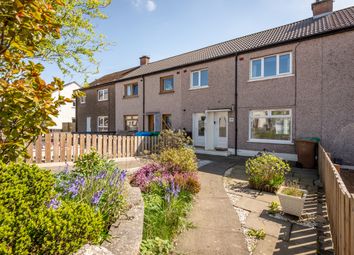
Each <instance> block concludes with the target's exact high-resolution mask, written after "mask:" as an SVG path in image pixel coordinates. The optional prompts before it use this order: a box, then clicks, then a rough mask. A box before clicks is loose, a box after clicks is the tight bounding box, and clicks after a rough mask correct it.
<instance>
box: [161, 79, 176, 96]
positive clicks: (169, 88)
mask: <svg viewBox="0 0 354 255" xmlns="http://www.w3.org/2000/svg"><path fill="white" fill-rule="evenodd" d="M173 91H174V79H173V76H167V77H162V78H161V79H160V93H168V92H173Z"/></svg>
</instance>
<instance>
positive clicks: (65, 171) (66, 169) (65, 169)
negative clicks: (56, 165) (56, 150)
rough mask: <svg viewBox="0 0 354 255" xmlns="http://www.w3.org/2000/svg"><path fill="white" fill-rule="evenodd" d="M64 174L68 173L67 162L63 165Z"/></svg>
mask: <svg viewBox="0 0 354 255" xmlns="http://www.w3.org/2000/svg"><path fill="white" fill-rule="evenodd" d="M63 173H64V174H69V164H68V162H65V167H64V172H63Z"/></svg>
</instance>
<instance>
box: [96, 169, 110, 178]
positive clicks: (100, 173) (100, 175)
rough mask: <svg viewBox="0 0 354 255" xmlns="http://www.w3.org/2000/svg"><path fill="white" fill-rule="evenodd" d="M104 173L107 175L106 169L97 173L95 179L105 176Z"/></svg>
mask: <svg viewBox="0 0 354 255" xmlns="http://www.w3.org/2000/svg"><path fill="white" fill-rule="evenodd" d="M106 175H107V171H106V170H103V171H101V172H99V173H98V175H97V176H96V177H95V180H99V179H103V178H105V177H106Z"/></svg>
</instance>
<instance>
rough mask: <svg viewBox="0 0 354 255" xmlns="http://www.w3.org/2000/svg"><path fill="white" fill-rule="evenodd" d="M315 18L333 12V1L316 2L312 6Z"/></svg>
mask: <svg viewBox="0 0 354 255" xmlns="http://www.w3.org/2000/svg"><path fill="white" fill-rule="evenodd" d="M312 12H313V16H314V17H316V16H321V15H324V14H327V13H331V12H333V0H316V2H314V3H313V4H312Z"/></svg>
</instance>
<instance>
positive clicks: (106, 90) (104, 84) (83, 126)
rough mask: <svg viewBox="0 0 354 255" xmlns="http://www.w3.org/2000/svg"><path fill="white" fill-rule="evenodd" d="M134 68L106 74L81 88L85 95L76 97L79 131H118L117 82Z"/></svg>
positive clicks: (77, 127) (77, 126) (77, 129)
mask: <svg viewBox="0 0 354 255" xmlns="http://www.w3.org/2000/svg"><path fill="white" fill-rule="evenodd" d="M132 70H134V68H130V69H127V70H123V71H119V72H115V73H112V74H108V75H105V76H103V77H101V78H99V79H97V80H95V81H93V82H91V83H90V84H89V86H87V87H84V88H81V89H80V90H81V91H82V92H84V94H85V95H84V96H82V97H80V98H77V99H76V105H77V107H76V111H77V122H76V131H77V132H79V133H98V132H104V133H116V123H115V117H116V102H115V93H116V92H115V91H116V90H115V82H116V81H117V80H119V79H120V78H122V77H124V75H126V74H127V73H129V72H130V71H132Z"/></svg>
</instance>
